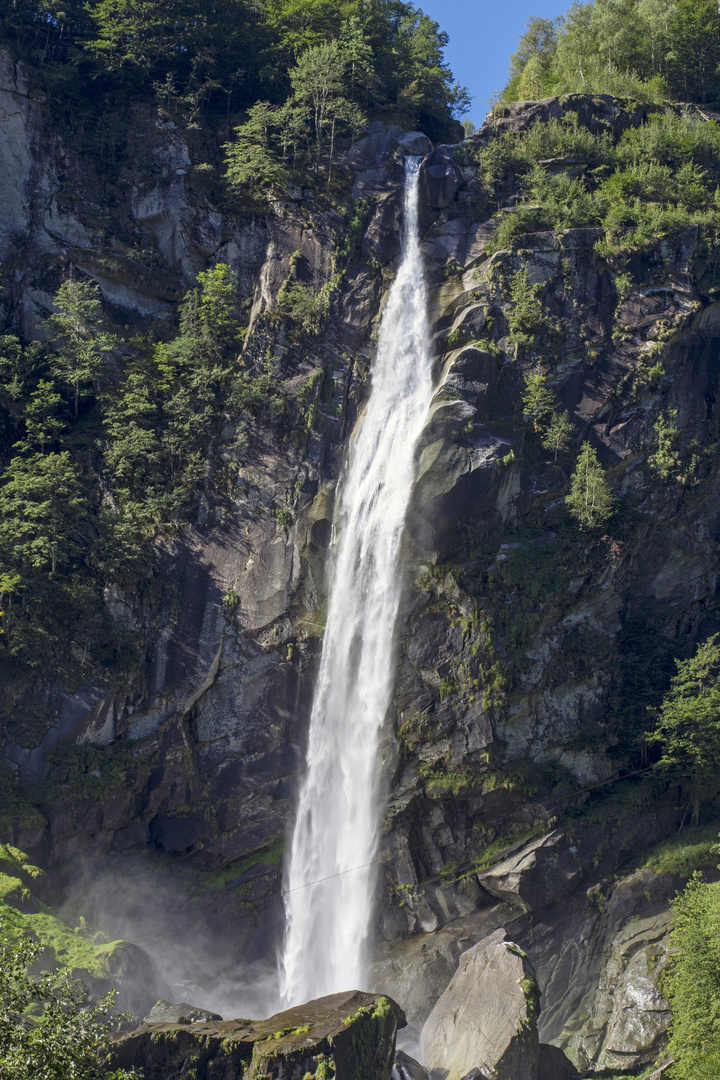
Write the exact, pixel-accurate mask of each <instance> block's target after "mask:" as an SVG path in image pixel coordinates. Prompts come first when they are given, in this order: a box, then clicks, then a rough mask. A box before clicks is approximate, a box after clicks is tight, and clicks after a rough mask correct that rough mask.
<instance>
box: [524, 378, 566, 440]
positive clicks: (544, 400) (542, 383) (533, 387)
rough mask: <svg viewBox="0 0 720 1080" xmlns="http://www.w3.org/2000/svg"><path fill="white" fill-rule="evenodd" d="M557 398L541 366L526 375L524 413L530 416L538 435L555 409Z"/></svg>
mask: <svg viewBox="0 0 720 1080" xmlns="http://www.w3.org/2000/svg"><path fill="white" fill-rule="evenodd" d="M556 404H557V399H556V397H555V394H554V393H553V391H552V390H551V389H550V387H549V386H548V385H547V378H546V376H545V375H543V374H542V372H541V371H540V369H539V368H537V369H536V370H535V371H531V372H529V373H528V374H527V375H526V376H525V389H524V390H523V395H522V405H523V413H525V414H526V415H527V416H529V417H530V419H531V420H532V424H533V430H534V431H535V434H536V435H537V434H538V433H539V432H540V429H541V428H542V427H543V426H544V422H545V420H546V419H547V417H549V416H551V415H552V413H553V412H554V411H555V407H556Z"/></svg>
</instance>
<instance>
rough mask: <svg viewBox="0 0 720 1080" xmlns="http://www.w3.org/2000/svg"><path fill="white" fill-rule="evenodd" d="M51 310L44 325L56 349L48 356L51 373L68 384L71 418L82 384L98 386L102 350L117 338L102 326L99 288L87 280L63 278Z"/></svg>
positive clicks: (109, 349) (113, 345)
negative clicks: (64, 280)
mask: <svg viewBox="0 0 720 1080" xmlns="http://www.w3.org/2000/svg"><path fill="white" fill-rule="evenodd" d="M53 303H54V305H55V308H56V310H55V312H54V314H52V315H51V316H50V317H49V318H47V319H45V322H44V326H45V329H46V330H47V331H48V335H49V338H50V341H51V343H52V344H54V345H55V346H56V347H57V351H56V352H55V353H54V354H53V356H52V357H51V368H52V371H53V374H54V375H56V376H57V377H58V378H60V379H62V380H63V382H65V383H67V384H68V386H70V387H71V388H72V392H73V397H74V401H75V409H74V413H75V419H76V420H77V418H78V415H79V412H80V396H81V393H82V392H83V388H84V387H85V386H87V384H88V383H92V384H93V385H94V387H95V391H96V392H97V389H98V387H99V383H100V381H101V376H102V372H103V368H104V367H105V354H106V353H109V352H112V351H113V349H115V348H117V345H118V340H117V338H116V337H115V336H114V335H113V334H111V333H109V332H108V331H107V330H106V329H105V317H104V315H103V311H102V307H101V304H100V289H99V287H98V286H97V285H96V284H95V283H94V282H91V281H66V282H64V283H63V284H62V285H61V286H60V288H59V289H58V291H57V293H56V294H55V298H54V300H53Z"/></svg>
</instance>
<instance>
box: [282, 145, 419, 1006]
mask: <svg viewBox="0 0 720 1080" xmlns="http://www.w3.org/2000/svg"><path fill="white" fill-rule="evenodd" d="M419 172H420V159H419V158H406V163H405V219H404V232H403V239H402V256H401V260H400V266H399V269H398V272H397V276H396V278H395V280H394V282H393V284H392V287H391V289H390V293H389V296H388V300H387V305H386V307H385V310H384V312H383V316H382V321H381V325H380V336H379V341H378V349H377V357H376V359H375V363H374V367H373V373H372V387H371V393H370V398H369V400H368V403H367V407H366V409H365V413H364V415H363V417H362V421H361V423H360V424H359V426H358V429H357V430H356V432H355V435H354V438H353V443H352V446H351V453H350V461H349V465H348V467H347V475H346V477H345V479H344V482H343V485H342V494H341V499H340V509H339V514H338V521H337V530H336V532H337V536H338V543H337V546H336V547H335V548H334V550H333V570H332V582H331V589H330V599H329V608H328V615H327V624H326V628H325V636H324V642H323V651H322V658H321V661H320V671H319V675H318V683H317V688H316V691H315V701H314V704H313V710H312V717H311V720H310V735H309V745H308V753H307V774H306V776H305V779H304V781H303V784H302V788H301V791H300V798H299V804H298V812H297V821H296V824H295V831H294V834H293V840H292V850H291V854H290V861H289V866H288V870H287V873H286V878H285V889H286V892H285V914H286V922H287V929H286V938H285V950H284V955H283V958H282V965H281V973H280V977H281V992H282V995H283V999H284V1000H285V1002H286V1003H288V1004H291V1003H294V1004H299V1003H300V1002H303V1001H307V1000H308V999H310V998H314V997H320V996H322V995H324V994H331V993H335V992H337V991H340V990H351V989H357V988H360V987H362V984H363V982H364V979H365V963H366V956H365V954H366V943H367V937H368V930H369V927H370V920H371V916H372V909H373V892H374V886H375V872H374V869H375V868H374V866H373V865H372V863H373V860H374V859H375V857H376V852H377V839H378V817H379V812H380V792H379V791H378V790H377V781H376V775H375V773H376V767H375V762H376V755H377V748H378V739H379V736H380V731H381V728H382V724H383V720H384V717H385V713H386V711H387V708H388V705H389V703H390V696H391V693H392V685H393V677H394V663H393V631H394V627H395V620H396V617H397V611H398V604H399V601H400V589H401V582H402V569H401V566H400V541H401V537H402V532H403V526H404V523H405V517H406V515H407V508H408V503H409V501H410V493H411V491H412V484H413V477H414V459H415V451H416V447H417V443H418V439H419V437H420V434H421V432H422V429H423V427H424V424H425V421H426V419H427V414H428V408H429V405H430V401H431V398H432V394H433V385H432V377H431V370H430V349H429V335H428V320H427V297H426V289H425V281H424V276H423V267H422V258H421V254H420V243H419V237H418V187H419ZM309 883H311V884H309Z"/></svg>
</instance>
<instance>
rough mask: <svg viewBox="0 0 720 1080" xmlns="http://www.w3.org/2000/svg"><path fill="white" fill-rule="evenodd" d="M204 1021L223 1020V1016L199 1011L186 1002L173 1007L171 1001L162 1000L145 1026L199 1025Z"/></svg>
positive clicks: (154, 1006)
mask: <svg viewBox="0 0 720 1080" xmlns="http://www.w3.org/2000/svg"><path fill="white" fill-rule="evenodd" d="M203 1020H222V1016H221V1015H220V1013H214V1012H208V1010H207V1009H199V1008H198V1007H197V1006H196V1005H188V1003H187V1002H186V1001H179V1002H178V1003H177V1004H176V1005H171V1004H170V1002H169V1001H163V999H162V998H160V1000H159V1001H156V1002H155V1004H154V1005H153V1007H152V1009H151V1010H150V1012H149V1013H148V1014H147V1016H146V1017H145V1018H144V1019H143V1024H197V1023H199V1022H200V1021H203Z"/></svg>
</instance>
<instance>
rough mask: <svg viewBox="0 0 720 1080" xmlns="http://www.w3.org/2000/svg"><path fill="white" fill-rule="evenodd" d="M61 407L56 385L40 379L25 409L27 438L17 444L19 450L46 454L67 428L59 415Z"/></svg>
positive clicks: (60, 398)
mask: <svg viewBox="0 0 720 1080" xmlns="http://www.w3.org/2000/svg"><path fill="white" fill-rule="evenodd" d="M61 405H62V397H61V396H60V394H58V393H57V391H56V390H55V383H54V382H52V380H48V379H40V381H39V382H38V384H37V387H36V388H35V390H34V391H33V393H32V396H31V397H30V400H29V402H28V403H27V406H26V408H25V438H24V439H23V440H22V442H20V443H17V444H16V445H17V447H18V449H21V450H23V451H25V450H31V451H37V450H39V451H40V453H42V454H44V453H45V448H46V446H48V445H49V444H50V443H52V442H54V441H55V439H56V438H57V437H58V435H59V434H60V432H61V431H63V430H64V428H65V427H66V426H67V425H66V423H65V421H64V420H63V419H62V417H61V416H60V415H59V413H60V406H61Z"/></svg>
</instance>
